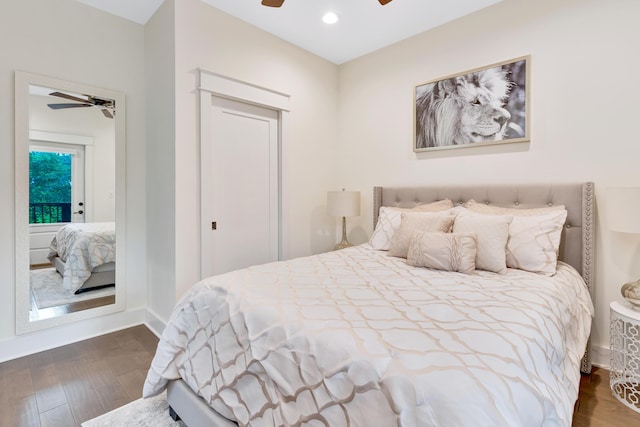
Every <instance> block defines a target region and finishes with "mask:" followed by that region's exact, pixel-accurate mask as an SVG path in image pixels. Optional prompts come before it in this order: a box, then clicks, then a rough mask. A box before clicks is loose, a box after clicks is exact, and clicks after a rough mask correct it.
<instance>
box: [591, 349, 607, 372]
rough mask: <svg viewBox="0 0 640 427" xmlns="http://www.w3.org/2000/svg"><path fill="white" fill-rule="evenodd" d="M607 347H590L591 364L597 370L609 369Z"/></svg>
mask: <svg viewBox="0 0 640 427" xmlns="http://www.w3.org/2000/svg"><path fill="white" fill-rule="evenodd" d="M609 360H610V359H609V347H596V346H592V347H591V364H592V365H594V366H597V367H598V368H603V369H609V368H610V366H611V365H610V362H609Z"/></svg>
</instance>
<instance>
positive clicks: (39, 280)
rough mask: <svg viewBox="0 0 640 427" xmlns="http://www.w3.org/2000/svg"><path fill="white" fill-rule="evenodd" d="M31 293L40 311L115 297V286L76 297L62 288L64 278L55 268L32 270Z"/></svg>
mask: <svg viewBox="0 0 640 427" xmlns="http://www.w3.org/2000/svg"><path fill="white" fill-rule="evenodd" d="M29 273H30V275H31V292H32V293H33V296H34V298H35V301H36V305H37V306H38V308H39V309H42V308H47V307H55V306H57V305H64V304H69V303H72V302H78V301H86V300H89V299H94V298H100V297H106V296H109V295H114V294H115V292H116V290H115V287H114V286H111V287H108V288H103V289H97V290H95V291H89V292H83V293H81V294H79V295H75V294H74V293H73V292H72V291H68V290H66V289H64V288H63V287H62V276H60V274H58V272H57V271H56V269H55V268H53V267H51V268H42V269H39V270H31V271H30V272H29Z"/></svg>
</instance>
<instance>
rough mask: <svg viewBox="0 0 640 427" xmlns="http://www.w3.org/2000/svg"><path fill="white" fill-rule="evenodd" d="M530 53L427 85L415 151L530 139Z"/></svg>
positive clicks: (420, 95)
mask: <svg viewBox="0 0 640 427" xmlns="http://www.w3.org/2000/svg"><path fill="white" fill-rule="evenodd" d="M530 59H531V58H530V56H523V57H520V58H516V59H511V60H509V61H504V62H500V63H497V64H491V65H488V66H486V67H481V68H476V69H474V70H470V71H465V72H462V73H459V74H454V75H451V76H447V77H444V78H440V79H437V80H432V81H429V82H425V83H421V84H419V85H417V86H416V88H415V93H414V101H415V102H414V121H413V123H414V142H413V150H414V151H415V152H422V151H429V150H441V149H450V148H462V147H471V146H478V145H493V144H503V143H511V142H525V141H529V123H528V122H529V120H528V118H529V111H530V109H529V90H528V86H529V63H530Z"/></svg>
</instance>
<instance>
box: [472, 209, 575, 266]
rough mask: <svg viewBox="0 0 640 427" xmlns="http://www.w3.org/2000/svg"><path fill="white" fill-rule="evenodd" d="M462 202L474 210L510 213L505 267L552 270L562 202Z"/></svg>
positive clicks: (564, 212) (563, 217)
mask: <svg viewBox="0 0 640 427" xmlns="http://www.w3.org/2000/svg"><path fill="white" fill-rule="evenodd" d="M465 206H466V207H467V208H468V209H470V210H472V211H475V212H478V213H484V214H489V215H505V214H508V215H509V216H512V217H513V221H511V224H510V225H509V240H508V241H507V267H511V268H518V269H520V270H526V271H531V272H534V273H540V274H544V275H546V276H553V275H554V274H555V273H556V267H557V265H558V252H559V250H560V238H561V237H562V227H563V226H564V222H565V220H566V219H567V210H566V208H565V207H564V206H563V205H557V206H549V207H543V208H533V209H515V208H502V207H499V206H491V205H483V204H482V203H478V202H476V201H475V200H469V201H468V202H467V203H466V204H465Z"/></svg>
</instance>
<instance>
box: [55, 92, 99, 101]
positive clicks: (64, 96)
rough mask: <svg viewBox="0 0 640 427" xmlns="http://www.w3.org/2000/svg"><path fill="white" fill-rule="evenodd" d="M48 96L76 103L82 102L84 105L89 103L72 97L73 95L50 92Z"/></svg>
mask: <svg viewBox="0 0 640 427" xmlns="http://www.w3.org/2000/svg"><path fill="white" fill-rule="evenodd" d="M49 95H51V96H58V97H60V98H66V99H70V100H72V101H78V102H84V103H87V102H89V101H88V100H86V99H82V98H78V97H77V96H73V95H67V94H66V93H62V92H51V93H50V94H49Z"/></svg>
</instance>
